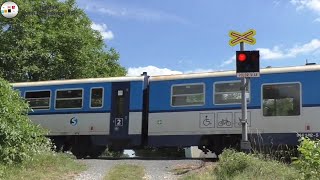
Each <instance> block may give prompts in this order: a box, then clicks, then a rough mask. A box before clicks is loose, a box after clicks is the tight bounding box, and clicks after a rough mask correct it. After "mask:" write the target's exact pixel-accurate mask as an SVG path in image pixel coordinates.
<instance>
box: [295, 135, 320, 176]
mask: <svg viewBox="0 0 320 180" xmlns="http://www.w3.org/2000/svg"><path fill="white" fill-rule="evenodd" d="M298 151H299V152H300V156H299V157H298V158H297V159H296V160H295V161H294V162H293V165H294V166H295V167H296V168H297V169H298V170H299V171H300V173H301V174H302V175H303V178H304V179H319V177H320V140H314V141H312V140H310V139H309V138H301V139H300V145H299V146H298Z"/></svg>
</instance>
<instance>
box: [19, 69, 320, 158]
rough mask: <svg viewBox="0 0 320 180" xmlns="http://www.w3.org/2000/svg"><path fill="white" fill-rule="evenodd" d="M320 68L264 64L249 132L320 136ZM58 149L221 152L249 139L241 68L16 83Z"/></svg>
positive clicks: (252, 90) (273, 138)
mask: <svg viewBox="0 0 320 180" xmlns="http://www.w3.org/2000/svg"><path fill="white" fill-rule="evenodd" d="M318 78H320V65H306V66H297V67H283V68H267V69H261V77H260V78H252V79H251V80H250V83H249V88H248V89H247V92H246V95H247V96H246V98H247V101H248V119H247V121H248V131H249V135H250V138H251V140H253V139H254V137H257V136H259V137H260V138H261V139H263V141H262V142H260V143H263V144H269V145H270V144H272V145H274V146H277V145H279V144H286V145H289V146H295V145H297V142H298V138H299V137H300V136H308V137H311V138H317V137H319V135H320V134H319V132H320V119H319V110H320V109H319V106H320V93H319V90H318V88H317V87H318V85H317V79H318ZM13 87H14V88H15V89H18V90H19V91H20V92H21V96H23V97H24V98H25V99H26V100H27V101H28V102H29V104H30V106H31V108H32V109H33V111H32V112H30V118H31V119H32V121H33V122H34V123H36V124H40V125H41V126H42V127H44V128H46V129H48V130H49V131H50V134H49V136H50V138H51V139H52V140H53V141H54V143H55V144H56V146H57V147H58V148H64V149H71V151H72V153H73V154H74V155H75V156H76V157H78V158H83V157H86V156H90V157H97V156H99V155H100V154H101V153H102V152H103V151H104V150H105V148H106V147H107V146H108V147H109V148H110V149H119V150H121V149H125V148H131V149H137V148H142V147H146V146H149V147H150V146H151V147H188V146H198V147H199V148H201V149H202V150H203V151H207V150H211V151H214V152H216V153H218V154H219V153H221V151H222V150H223V149H224V148H225V147H237V146H238V145H239V142H240V140H241V123H240V121H239V120H240V118H241V92H240V80H239V78H237V77H236V73H235V71H225V72H211V73H199V74H181V75H166V76H151V77H150V76H148V75H147V74H146V73H144V74H143V75H142V76H140V77H112V78H94V79H76V80H55V81H42V82H25V83H14V84H13Z"/></svg>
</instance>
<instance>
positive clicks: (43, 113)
mask: <svg viewBox="0 0 320 180" xmlns="http://www.w3.org/2000/svg"><path fill="white" fill-rule="evenodd" d="M129 112H142V109H134V110H129ZM86 113H110V111H106V110H91V111H82V110H79V111H75V110H72V112H65V111H63V112H59V111H55V112H52V111H50V112H44V111H35V112H30V113H29V115H49V114H86Z"/></svg>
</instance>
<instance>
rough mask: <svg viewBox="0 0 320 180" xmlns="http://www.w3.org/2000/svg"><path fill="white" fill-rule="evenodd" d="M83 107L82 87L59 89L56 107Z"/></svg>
mask: <svg viewBox="0 0 320 180" xmlns="http://www.w3.org/2000/svg"><path fill="white" fill-rule="evenodd" d="M69 108H82V89H72V90H58V91H57V97H56V109H69Z"/></svg>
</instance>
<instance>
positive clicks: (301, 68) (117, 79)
mask: <svg viewBox="0 0 320 180" xmlns="http://www.w3.org/2000/svg"><path fill="white" fill-rule="evenodd" d="M308 71H320V65H305V66H292V67H274V68H264V69H261V70H260V73H261V74H276V73H290V72H308ZM224 76H236V71H216V72H206V73H190V74H175V75H160V76H150V81H165V80H179V79H196V78H207V77H224ZM143 79H144V77H143V76H133V77H128V76H126V77H108V78H87V79H69V80H51V81H36V82H21V83H12V85H13V87H27V86H50V85H65V84H82V83H83V84H88V83H103V82H128V81H143Z"/></svg>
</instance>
